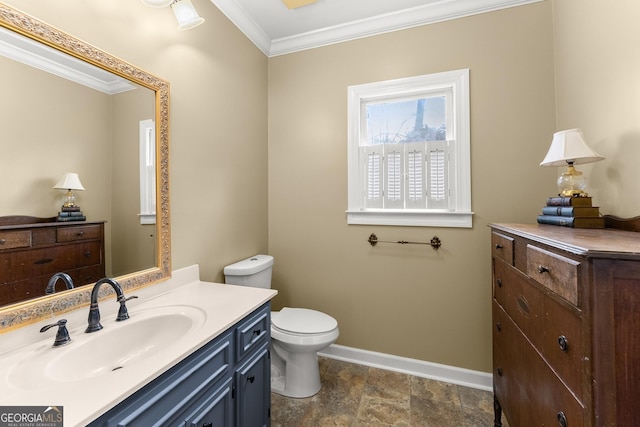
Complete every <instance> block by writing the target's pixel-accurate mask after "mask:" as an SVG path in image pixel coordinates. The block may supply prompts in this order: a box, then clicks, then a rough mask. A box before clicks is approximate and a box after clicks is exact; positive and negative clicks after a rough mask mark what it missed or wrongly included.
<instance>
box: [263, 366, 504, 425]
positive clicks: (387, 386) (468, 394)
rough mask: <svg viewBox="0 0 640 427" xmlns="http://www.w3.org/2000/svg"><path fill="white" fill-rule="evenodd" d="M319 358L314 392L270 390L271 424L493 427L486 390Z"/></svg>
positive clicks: (490, 404) (491, 401) (491, 407)
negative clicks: (294, 394)
mask: <svg viewBox="0 0 640 427" xmlns="http://www.w3.org/2000/svg"><path fill="white" fill-rule="evenodd" d="M319 362H320V378H321V381H322V389H321V390H320V392H318V394H316V395H315V396H312V397H309V398H306V399H290V398H286V397H283V396H280V395H278V394H275V393H272V394H271V426H272V427H304V426H308V427H324V426H340V427H342V426H349V427H364V426H366V427H386V426H406V427H418V426H420V427H492V426H493V394H492V393H491V392H487V391H482V390H477V389H473V388H469V387H462V386H458V385H453V384H449V383H444V382H440V381H435V380H430V379H426V378H421V377H415V376H411V375H408V374H402V373H398V372H392V371H387V370H382V369H376V368H370V367H367V366H362V365H357V364H353V363H347V362H342V361H339V360H334V359H327V358H322V357H321V358H320V359H319ZM503 425H504V426H505V427H508V425H507V423H506V421H504V420H503Z"/></svg>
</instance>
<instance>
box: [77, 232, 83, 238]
mask: <svg viewBox="0 0 640 427" xmlns="http://www.w3.org/2000/svg"><path fill="white" fill-rule="evenodd" d="M76 236H78V237H82V236H84V231H78V232H77V233H76Z"/></svg>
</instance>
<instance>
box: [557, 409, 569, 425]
mask: <svg viewBox="0 0 640 427" xmlns="http://www.w3.org/2000/svg"><path fill="white" fill-rule="evenodd" d="M558 424H559V425H561V426H562V427H567V426H568V425H569V423H568V422H567V416H566V415H565V414H564V412H562V411H560V412H558Z"/></svg>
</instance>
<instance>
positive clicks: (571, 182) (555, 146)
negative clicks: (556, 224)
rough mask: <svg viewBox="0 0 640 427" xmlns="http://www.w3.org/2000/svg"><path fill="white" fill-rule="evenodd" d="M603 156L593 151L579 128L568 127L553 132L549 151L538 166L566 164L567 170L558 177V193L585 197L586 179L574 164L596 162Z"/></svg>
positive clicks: (566, 195) (565, 195) (602, 158)
mask: <svg viewBox="0 0 640 427" xmlns="http://www.w3.org/2000/svg"><path fill="white" fill-rule="evenodd" d="M600 160H604V157H602V156H601V155H599V154H597V153H596V152H595V151H593V150H592V149H591V148H589V146H588V145H587V143H586V142H585V141H584V136H583V135H582V131H581V130H580V129H569V130H563V131H560V132H556V133H554V134H553V140H552V141H551V146H550V147H549V151H548V152H547V155H546V156H545V158H544V160H542V162H541V163H540V166H556V167H560V166H566V167H567V170H566V171H565V172H563V173H562V175H560V177H559V178H558V190H559V195H560V196H564V197H577V196H582V197H586V196H587V193H585V191H584V189H585V188H586V186H587V180H586V178H585V176H584V175H583V173H582V172H580V171H578V170H576V168H575V167H574V165H580V164H586V163H593V162H598V161H600Z"/></svg>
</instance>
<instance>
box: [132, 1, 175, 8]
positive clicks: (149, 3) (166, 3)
mask: <svg viewBox="0 0 640 427" xmlns="http://www.w3.org/2000/svg"><path fill="white" fill-rule="evenodd" d="M140 1H142V3H144V4H146V5H147V6H149V7H167V6H169V5H170V4H171V3H172V2H173V0H140Z"/></svg>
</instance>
